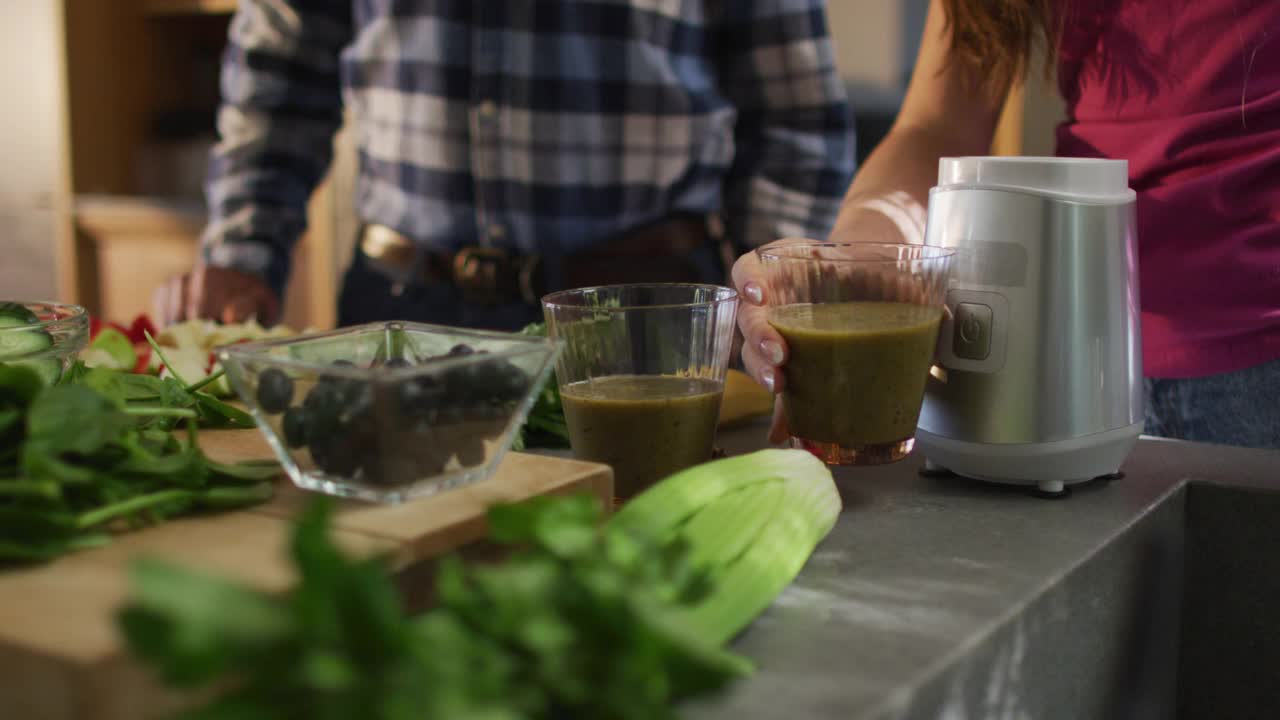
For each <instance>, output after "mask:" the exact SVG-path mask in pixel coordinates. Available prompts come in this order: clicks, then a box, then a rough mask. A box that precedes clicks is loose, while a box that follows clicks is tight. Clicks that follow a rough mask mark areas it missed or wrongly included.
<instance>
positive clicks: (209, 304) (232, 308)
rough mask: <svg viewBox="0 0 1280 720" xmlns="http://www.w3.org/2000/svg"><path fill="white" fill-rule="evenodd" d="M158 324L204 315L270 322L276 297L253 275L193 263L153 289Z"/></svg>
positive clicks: (234, 320) (224, 319) (275, 315)
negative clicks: (186, 269) (190, 268)
mask: <svg viewBox="0 0 1280 720" xmlns="http://www.w3.org/2000/svg"><path fill="white" fill-rule="evenodd" d="M151 301H152V305H153V306H154V307H153V310H154V312H155V316H156V319H157V320H158V322H159V323H160V325H161V326H164V325H170V324H173V323H175V322H181V321H183V320H194V319H198V318H204V319H209V320H216V321H218V322H223V323H237V322H244V321H246V320H249V319H250V318H253V319H256V320H257V321H258V322H260V323H262V324H263V325H273V324H275V322H276V320H278V319H279V315H280V299H279V298H277V297H276V294H275V293H274V292H272V291H271V288H270V287H268V286H267V284H266V282H264V281H263V280H262V278H260V277H258V276H257V275H253V274H250V273H246V272H241V271H239V270H228V269H226V268H218V267H210V266H208V265H205V264H203V263H200V264H197V265H196V266H195V268H194V269H192V271H191V272H190V273H185V274H183V275H177V276H174V277H172V278H169V280H168V281H167V282H166V283H165V284H163V285H161V286H160V287H158V288H156V290H155V293H154V295H153V296H152V300H151Z"/></svg>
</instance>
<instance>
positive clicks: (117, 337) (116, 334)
mask: <svg viewBox="0 0 1280 720" xmlns="http://www.w3.org/2000/svg"><path fill="white" fill-rule="evenodd" d="M85 355H86V357H94V358H96V359H97V360H98V361H99V362H98V363H96V364H97V365H98V366H99V367H108V368H114V369H116V370H132V369H133V367H134V366H135V365H137V364H138V355H137V353H135V352H134V350H133V343H132V342H131V341H130V340H129V338H127V337H125V334H124V333H122V332H120V331H119V330H116V329H115V328H111V327H104V328H102V329H101V330H100V331H99V332H98V336H97V337H95V338H94V339H93V342H91V343H89V347H88V348H86V349H85Z"/></svg>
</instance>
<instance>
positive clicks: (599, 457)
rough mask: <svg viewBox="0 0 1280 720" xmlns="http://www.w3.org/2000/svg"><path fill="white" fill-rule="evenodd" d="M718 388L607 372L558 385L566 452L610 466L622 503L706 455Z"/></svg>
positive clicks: (720, 390)
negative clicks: (565, 427)
mask: <svg viewBox="0 0 1280 720" xmlns="http://www.w3.org/2000/svg"><path fill="white" fill-rule="evenodd" d="M723 394H724V386H723V384H721V383H718V382H715V381H712V380H705V379H700V378H686V377H676V376H674V375H610V376H605V377H599V378H594V379H591V380H586V381H583V382H576V383H572V384H570V385H565V386H563V387H561V388H560V397H561V399H562V401H563V402H564V416H565V421H566V422H567V423H568V425H569V441H570V443H571V444H572V445H573V451H574V453H575V454H576V455H577V456H578V457H580V458H582V459H583V460H591V461H594V462H601V463H606V464H608V465H611V466H612V467H613V483H614V495H615V496H616V497H618V498H621V499H626V498H629V497H632V496H633V495H636V494H638V493H640V491H642V490H644V489H645V488H647V487H648V486H649V485H652V484H653V483H654V482H656V481H658V480H661V479H662V478H664V477H666V476H667V475H670V474H671V473H674V472H676V471H677V470H683V469H684V468H687V467H690V466H693V465H697V464H699V463H702V462H706V461H707V460H708V459H710V458H711V450H712V443H713V442H714V440H715V436H716V421H717V420H718V419H719V416H720V398H721V396H722V395H723Z"/></svg>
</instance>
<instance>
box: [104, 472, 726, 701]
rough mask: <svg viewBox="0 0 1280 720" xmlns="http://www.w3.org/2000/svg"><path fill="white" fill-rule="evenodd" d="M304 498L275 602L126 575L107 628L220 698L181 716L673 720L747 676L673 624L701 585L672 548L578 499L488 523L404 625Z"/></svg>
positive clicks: (168, 578) (207, 582) (373, 569)
mask: <svg viewBox="0 0 1280 720" xmlns="http://www.w3.org/2000/svg"><path fill="white" fill-rule="evenodd" d="M329 514H330V510H329V503H328V502H327V501H326V500H324V499H319V500H317V501H316V502H315V503H314V504H313V505H311V506H310V507H309V509H308V510H307V511H306V512H305V514H304V515H303V516H302V517H301V518H300V520H299V522H298V524H297V526H296V530H295V534H294V538H293V549H292V552H293V560H294V563H295V565H296V566H297V570H298V573H299V583H298V585H297V586H296V588H295V589H294V591H293V592H292V593H291V594H290V595H288V596H287V597H283V598H277V597H272V596H268V595H265V594H262V593H258V592H256V591H253V590H249V589H246V588H243V587H240V586H237V585H233V584H229V583H225V582H222V581H219V580H214V579H210V578H208V577H205V576H203V575H199V574H194V573H191V572H189V571H186V570H182V569H180V568H177V567H174V566H170V565H164V564H157V563H154V562H145V561H144V562H140V563H138V564H137V565H136V566H135V567H134V569H133V573H134V575H133V580H134V588H135V599H134V601H133V604H132V605H130V606H129V607H127V608H125V609H124V610H123V611H122V614H121V616H120V624H121V627H122V630H123V632H124V635H125V637H126V639H127V641H128V644H129V646H130V648H131V649H132V650H133V652H134V653H136V654H137V655H138V656H140V657H142V658H143V659H144V660H146V661H148V662H149V663H150V664H151V665H153V666H154V667H155V668H156V669H157V670H159V671H160V673H161V675H162V676H163V677H164V678H165V679H166V680H167V681H168V682H169V683H171V684H172V685H175V686H178V687H182V688H191V689H198V688H213V687H220V688H229V691H228V692H226V693H224V694H222V695H220V696H219V697H217V698H216V699H214V700H213V701H212V702H211V703H209V704H207V705H205V706H203V707H201V708H199V709H196V710H193V711H190V712H188V713H186V714H185V715H183V716H182V717H184V718H187V720H196V719H201V720H210V719H213V718H227V719H229V718H237V719H240V720H250V719H256V718H263V719H265V718H273V719H277V718H278V719H285V720H288V719H291V718H297V719H299V720H302V719H303V718H306V719H307V720H312V719H314V718H321V719H324V718H334V719H338V718H344V719H345V718H368V719H370V720H401V719H403V720H430V719H431V718H448V719H449V720H481V719H484V720H515V719H517V718H598V719H600V720H615V719H616V720H630V719H632V718H634V719H636V720H639V719H641V718H644V719H646V720H651V719H654V718H659V719H660V718H671V717H674V715H675V711H674V709H673V704H674V703H676V702H678V701H680V700H683V699H687V698H691V697H695V696H699V695H704V694H707V693H711V692H714V691H716V690H717V689H719V688H721V687H723V686H724V685H725V684H727V683H728V682H729V681H731V680H732V679H734V678H736V677H738V676H740V675H743V674H745V673H746V672H747V671H748V665H747V663H746V662H745V661H744V660H742V659H740V658H738V657H736V656H733V655H730V654H728V653H727V652H725V651H723V650H722V649H721V648H720V646H719V643H718V642H713V641H711V640H710V639H708V638H706V637H704V635H703V634H702V633H701V632H700V631H699V630H697V629H696V628H694V627H692V626H690V625H689V624H688V623H687V622H685V620H684V614H683V610H682V609H683V608H684V607H685V606H686V604H687V603H690V602H695V601H696V600H697V599H698V598H699V597H700V596H701V595H702V594H704V593H705V592H706V591H707V589H708V585H707V583H706V580H705V575H704V574H702V573H701V572H699V571H696V570H695V569H694V568H693V566H692V565H690V564H689V562H688V559H687V553H686V552H685V548H684V547H683V546H682V545H681V544H680V543H671V544H668V545H666V546H657V545H653V544H651V543H650V542H648V541H647V540H645V539H643V538H641V537H638V536H635V535H632V534H630V533H628V532H627V531H625V530H622V529H620V528H617V527H613V526H610V525H602V524H601V521H602V512H601V510H600V508H599V505H598V503H597V502H596V501H595V499H594V498H591V497H585V496H581V497H560V498H542V499H537V500H533V501H529V502H526V503H522V504H519V505H510V506H499V507H495V508H493V509H492V510H491V511H490V515H489V522H490V536H491V539H492V540H494V541H496V542H498V543H500V544H502V545H506V546H508V547H510V548H511V549H512V554H511V555H510V557H508V558H507V559H506V560H505V561H504V562H501V563H499V564H494V565H487V566H478V567H464V566H463V565H462V564H461V562H460V561H458V560H456V559H449V560H446V561H444V562H443V563H442V565H441V567H440V574H439V576H438V584H437V600H438V604H437V606H436V607H435V609H433V610H431V611H429V612H427V613H425V614H423V615H421V616H418V617H411V616H409V615H407V614H406V613H405V612H404V610H403V608H402V607H401V606H400V604H399V600H398V595H397V593H396V590H395V587H394V585H393V583H392V581H391V580H390V578H389V576H388V574H387V573H386V571H385V569H384V567H383V566H382V564H381V563H380V562H379V561H378V560H376V559H375V560H353V559H350V558H348V557H345V556H344V555H343V554H342V553H340V552H339V551H338V550H337V549H336V548H335V547H334V546H333V545H332V543H331V542H330V540H329V538H328V535H327V527H328V524H329Z"/></svg>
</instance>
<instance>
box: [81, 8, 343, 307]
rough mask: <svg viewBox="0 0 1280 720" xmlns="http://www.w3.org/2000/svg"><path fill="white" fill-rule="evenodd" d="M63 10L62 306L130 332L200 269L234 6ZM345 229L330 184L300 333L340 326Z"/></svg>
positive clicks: (293, 288) (292, 300)
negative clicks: (174, 285) (155, 299)
mask: <svg viewBox="0 0 1280 720" xmlns="http://www.w3.org/2000/svg"><path fill="white" fill-rule="evenodd" d="M61 3H62V10H63V18H62V20H63V22H62V26H63V30H64V37H63V39H64V52H65V69H66V73H65V81H66V82H65V87H64V88H63V90H64V103H63V106H64V108H65V123H64V124H65V133H66V148H67V155H68V162H67V163H66V170H65V175H66V177H65V179H64V187H63V190H64V192H63V195H64V197H65V198H66V200H65V203H66V207H67V208H68V211H67V212H64V213H62V216H63V218H62V220H61V222H60V223H59V225H60V227H59V245H60V248H59V249H60V253H59V257H60V258H61V259H62V261H61V262H60V264H59V291H60V292H59V295H60V297H61V298H63V299H66V300H73V301H77V302H80V303H83V304H85V305H86V306H88V307H89V308H90V310H91V311H93V312H95V313H100V314H102V315H104V316H106V317H108V318H111V319H115V320H127V319H129V318H131V317H132V316H133V315H134V314H136V313H139V312H145V311H147V310H149V309H150V304H151V293H152V290H153V289H154V287H155V286H156V285H157V284H158V283H159V282H161V281H162V280H163V279H164V278H165V277H167V276H169V275H170V274H172V273H174V272H178V271H181V270H183V269H185V268H189V267H190V265H191V262H192V261H193V259H194V258H195V255H196V252H197V248H198V237H199V232H200V230H201V228H202V227H203V225H204V215H205V212H204V208H203V204H202V198H201V192H200V189H201V187H202V185H203V175H204V167H205V163H206V160H207V153H208V150H209V148H210V147H212V144H213V143H214V142H215V141H216V137H215V130H214V120H215V116H216V110H217V103H218V72H219V64H220V60H221V54H222V51H223V48H224V47H225V44H226V37H227V28H228V23H229V21H230V18H231V13H232V12H233V11H234V9H235V0H110V1H109V2H104V1H103V0H61ZM335 221H336V220H335V211H334V206H333V204H332V195H331V192H330V191H329V189H328V184H327V183H326V185H325V186H322V188H321V189H320V190H318V191H317V193H316V195H315V197H314V198H313V199H312V203H311V207H310V213H309V226H310V229H309V232H308V234H307V236H306V237H305V238H303V240H302V241H301V242H300V243H299V248H298V250H297V254H296V257H295V258H294V272H293V278H292V280H291V285H290V292H289V296H288V297H287V298H286V302H285V306H286V317H285V321H286V322H288V323H289V324H290V325H292V326H296V327H316V328H328V327H332V326H333V324H334V318H335V299H336V294H337V292H336V277H337V273H336V272H335V266H334V256H335V252H334V250H333V246H334V229H333V228H334V225H335Z"/></svg>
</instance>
